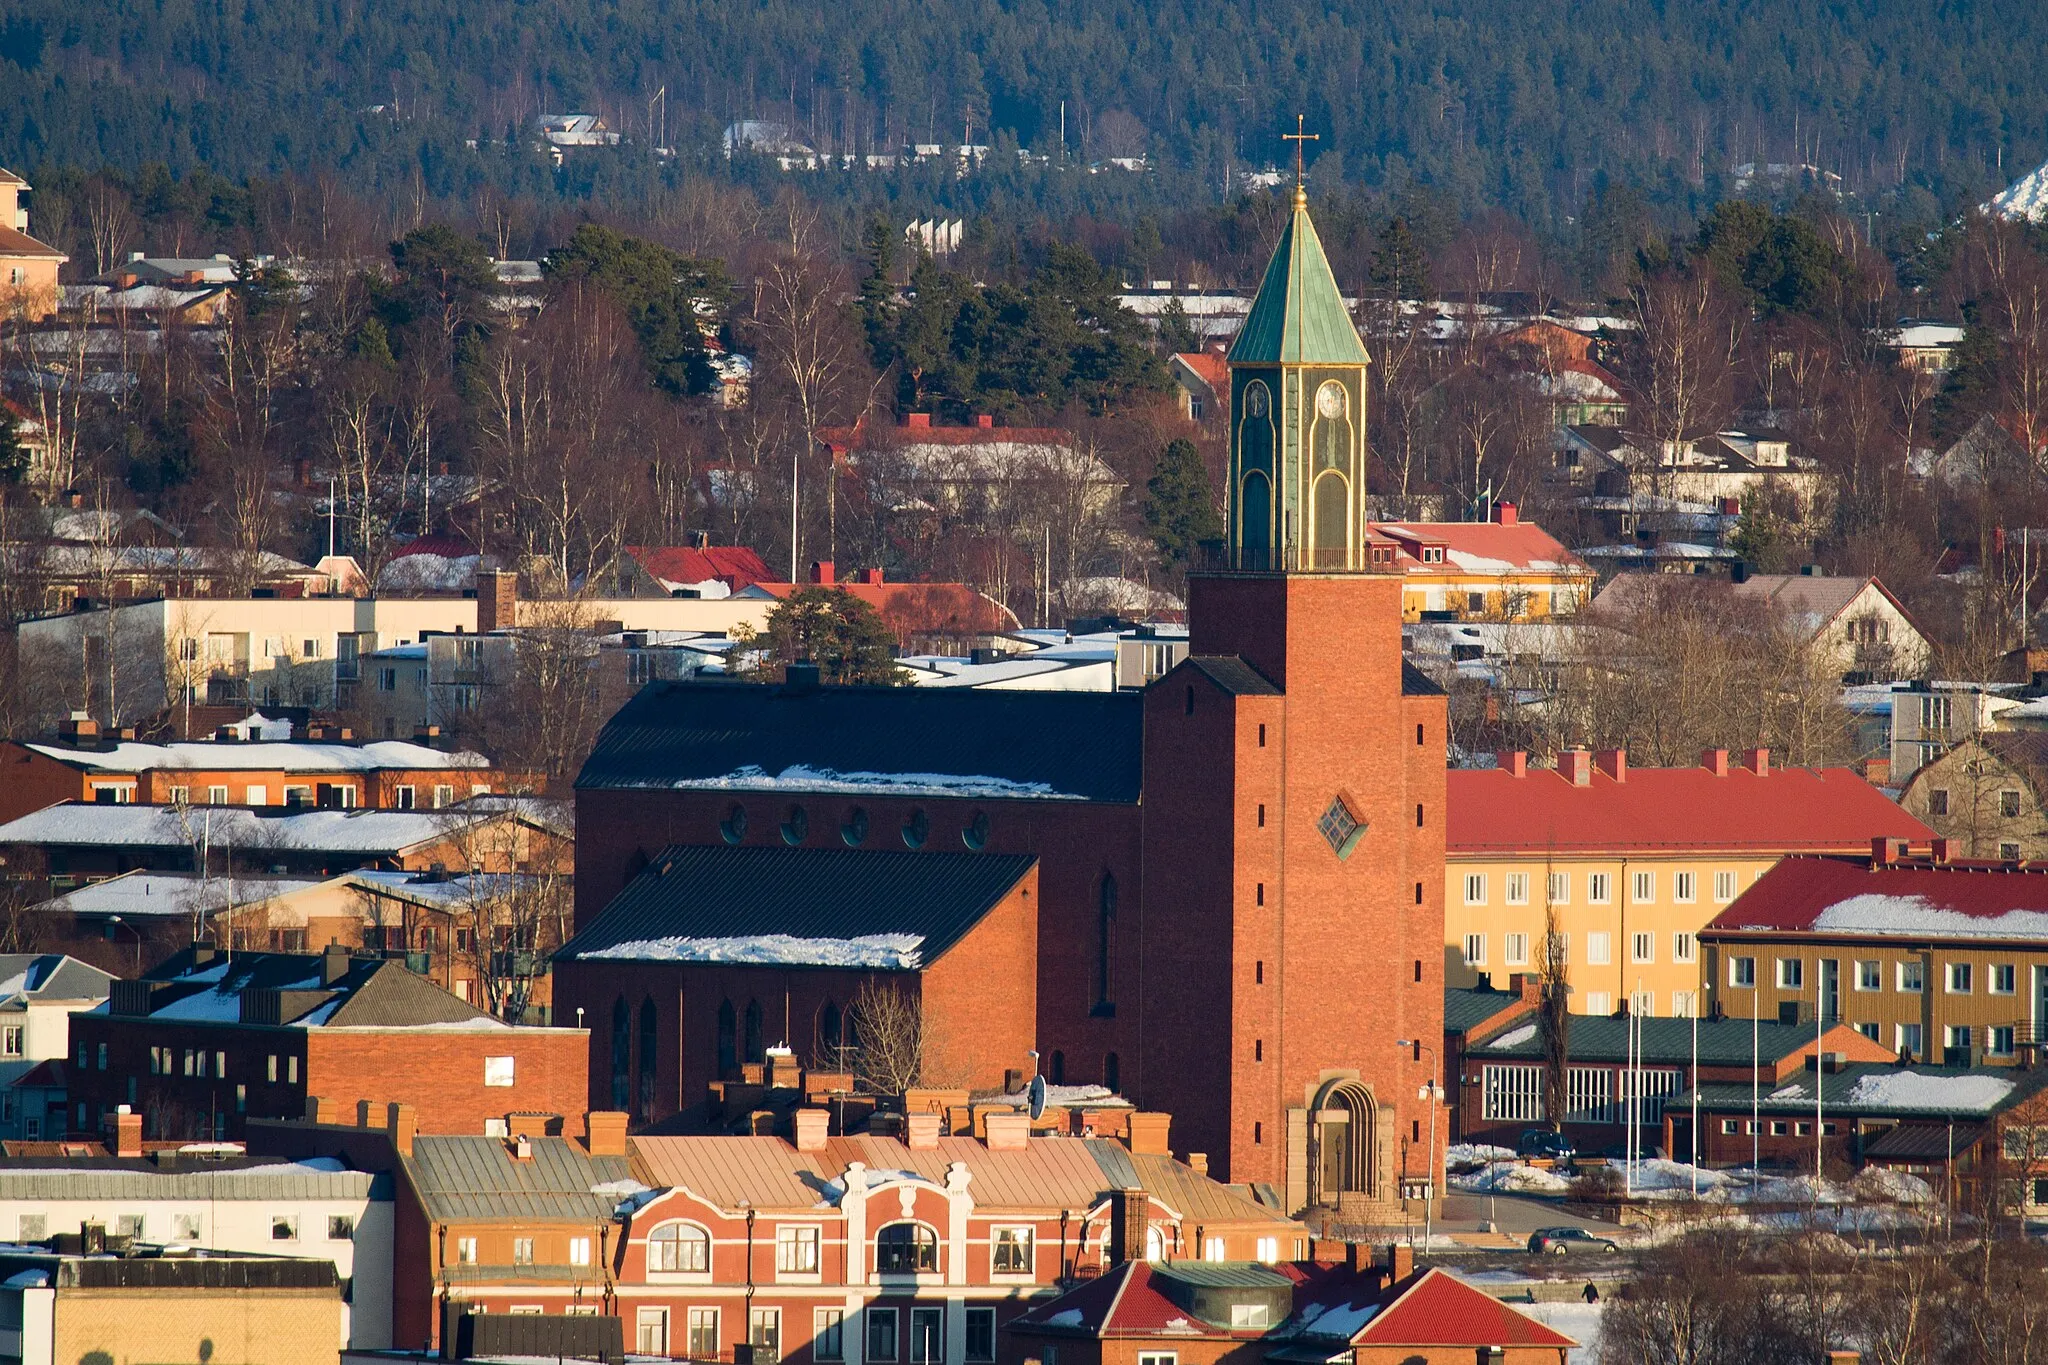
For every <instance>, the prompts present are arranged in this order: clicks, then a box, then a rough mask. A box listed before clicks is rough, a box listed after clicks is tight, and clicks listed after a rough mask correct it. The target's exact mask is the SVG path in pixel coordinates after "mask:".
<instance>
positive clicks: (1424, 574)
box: [1366, 502, 1598, 621]
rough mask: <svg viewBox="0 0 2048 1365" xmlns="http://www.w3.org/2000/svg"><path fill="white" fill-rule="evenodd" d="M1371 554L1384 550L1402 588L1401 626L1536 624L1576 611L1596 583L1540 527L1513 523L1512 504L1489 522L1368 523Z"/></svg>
mask: <svg viewBox="0 0 2048 1365" xmlns="http://www.w3.org/2000/svg"><path fill="white" fill-rule="evenodd" d="M1366 529H1367V532H1368V535H1369V537H1370V539H1371V540H1372V542H1373V544H1374V546H1375V547H1376V548H1377V547H1382V546H1383V547H1385V548H1387V549H1390V550H1392V552H1393V561H1394V563H1395V564H1397V565H1398V566H1399V567H1400V569H1401V572H1402V574H1403V575H1404V576H1405V577H1406V580H1407V581H1406V583H1405V584H1404V585H1403V587H1402V590H1401V619H1402V620H1404V621H1420V620H1422V619H1424V617H1423V613H1425V612H1429V613H1433V614H1434V613H1443V615H1436V616H1434V618H1433V619H1437V620H1448V619H1461V620H1462V619H1467V618H1477V619H1482V620H1489V621H1530V620H1544V619H1547V618H1549V617H1553V616H1569V615H1571V614H1572V613H1573V612H1575V611H1577V610H1578V609H1579V608H1580V607H1582V606H1584V605H1585V604H1586V602H1587V601H1588V600H1589V599H1590V598H1591V597H1592V595H1593V587H1594V585H1595V583H1596V582H1597V581H1598V575H1596V574H1595V573H1594V572H1593V570H1592V569H1590V568H1588V567H1587V565H1586V562H1585V561H1584V560H1583V559H1580V558H1579V557H1578V556H1577V555H1575V554H1573V553H1572V552H1571V551H1570V550H1567V549H1566V548H1565V547H1564V545H1563V544H1562V543H1560V542H1559V541H1558V539H1557V538H1556V537H1555V536H1553V535H1551V534H1550V533H1549V532H1548V531H1545V530H1544V529H1543V528H1542V527H1540V526H1536V525H1532V524H1531V523H1529V522H1525V521H1523V520H1521V519H1520V517H1519V516H1518V515H1517V513H1516V508H1515V504H1513V503H1511V502H1503V503H1500V504H1498V505H1496V507H1495V509H1494V519H1493V520H1492V521H1375V522H1370V523H1368V524H1367V528H1366Z"/></svg>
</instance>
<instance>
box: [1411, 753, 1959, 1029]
mask: <svg viewBox="0 0 2048 1365" xmlns="http://www.w3.org/2000/svg"><path fill="white" fill-rule="evenodd" d="M1448 779H1449V788H1448V800H1449V811H1448V815H1447V816H1446V820H1447V823H1448V828H1447V830H1446V833H1445V840H1446V848H1445V863H1444V939H1445V949H1444V951H1445V959H1446V961H1447V963H1448V964H1449V972H1448V976H1447V981H1448V983H1449V984H1451V985H1453V986H1469V985H1473V984H1475V983H1476V982H1477V981H1478V980H1479V978H1480V976H1481V975H1482V974H1485V975H1488V976H1491V975H1494V974H1499V975H1500V976H1501V977H1502V978H1503V979H1504V978H1505V977H1506V975H1507V974H1509V973H1513V972H1523V971H1539V970H1541V965H1542V962H1541V959H1542V953H1543V941H1544V935H1545V933H1546V932H1547V929H1546V926H1547V924H1548V921H1549V919H1550V918H1551V917H1553V916H1554V917H1555V919H1556V922H1557V929H1558V932H1559V933H1560V934H1561V935H1562V936H1563V947H1564V949H1565V954H1566V968H1565V970H1566V976H1567V980H1568V981H1569V982H1570V983H1571V988H1572V1009H1573V1011H1574V1012H1576V1013H1581V1014H1611V1013H1613V1012H1614V1011H1615V1010H1616V1009H1617V1008H1619V1007H1620V1006H1621V1005H1622V1004H1623V1003H1624V1002H1628V1003H1631V1004H1632V1007H1633V1008H1634V1010H1635V1012H1636V1013H1638V1014H1652V1015H1686V1014H1691V1013H1693V1012H1694V1011H1695V1010H1696V1009H1697V1008H1698V1006H1699V990H1700V971H1701V961H1700V953H1699V948H1698V944H1697V943H1696V941H1695V940H1696V937H1697V935H1698V934H1699V933H1700V932H1701V930H1702V929H1703V928H1705V926H1706V924H1707V922H1708V921H1709V920H1710V919H1712V918H1713V916H1714V914H1715V912H1716V911H1717V910H1720V909H1722V908H1724V907H1726V906H1727V905H1729V904H1730V903H1731V902H1733V901H1734V900H1735V898H1736V896H1738V895H1739V894H1741V893H1742V892H1743V891H1744V890H1746V889H1747V888H1748V887H1749V886H1750V885H1751V884H1752V883H1754V882H1755V881H1756V880H1757V879H1758V878H1759V877H1761V876H1762V875H1764V874H1765V873H1766V872H1767V871H1769V870H1770V869H1771V868H1772V867H1773V866H1774V865H1776V864H1777V862H1778V860H1779V859H1781V858H1783V857H1785V856H1786V855H1787V854H1792V853H1838V854H1839V853H1856V852H1858V851H1861V852H1864V853H1867V852H1868V851H1869V849H1870V845H1871V840H1872V839H1874V838H1889V839H1894V840H1900V839H1911V840H1923V841H1924V840H1927V839H1930V838H1932V837H1933V832H1932V831H1931V830H1929V829H1928V828H1927V826H1925V825H1923V824H1921V823H1920V822H1919V821H1918V820H1916V819H1914V818H1913V817H1912V816H1911V815H1909V814H1907V813H1906V812H1905V811H1903V810H1901V809H1900V808H1899V807H1898V805H1897V804H1895V803H1894V802H1892V801H1891V800H1890V799H1889V798H1887V797H1886V796H1885V795H1884V793H1883V792H1881V791H1879V790H1877V789H1876V788H1875V787H1873V786H1871V785H1870V784H1869V783H1868V782H1866V781H1864V780H1863V778H1861V777H1859V776H1858V775H1857V774H1856V773H1855V772H1854V771H1852V770H1851V769H1848V768H1822V769H1810V768H1773V767H1772V766H1771V760H1770V751H1769V750H1764V749H1758V750H1751V751H1750V752H1748V753H1746V754H1744V755H1741V756H1740V757H1739V758H1735V759H1731V758H1730V756H1729V754H1728V753H1727V751H1726V750H1721V749H1715V750H1710V751H1709V752H1707V753H1706V754H1704V755H1703V756H1702V757H1701V761H1700V764H1699V766H1698V767H1693V768H1631V767H1630V766H1629V763H1628V754H1627V751H1625V750H1620V749H1607V750H1602V751H1600V752H1598V753H1588V752H1586V751H1584V750H1568V751H1566V752H1564V753H1562V754H1559V755H1558V757H1557V765H1556V766H1555V767H1553V768H1532V767H1530V766H1529V764H1528V759H1527V756H1526V755H1524V754H1520V753H1510V754H1503V755H1501V756H1500V758H1499V760H1498V763H1497V766H1495V767H1493V768H1489V769H1476V768H1454V769H1452V770H1451V772H1450V773H1449V774H1448ZM1745 1008H1746V1006H1745Z"/></svg>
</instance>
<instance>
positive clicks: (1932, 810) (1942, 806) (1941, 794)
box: [1927, 787, 1948, 815]
mask: <svg viewBox="0 0 2048 1365" xmlns="http://www.w3.org/2000/svg"><path fill="white" fill-rule="evenodd" d="M1927 813H1928V814H1929V815H1947V814H1948V789H1947V788H1945V787H1936V788H1935V789H1934V790H1933V791H1931V792H1929V793H1927Z"/></svg>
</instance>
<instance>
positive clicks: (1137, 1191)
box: [1109, 1185, 1152, 1265]
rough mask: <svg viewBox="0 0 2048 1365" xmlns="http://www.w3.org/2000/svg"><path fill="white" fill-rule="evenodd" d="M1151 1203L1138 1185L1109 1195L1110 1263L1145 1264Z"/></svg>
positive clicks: (1111, 1192) (1126, 1187) (1128, 1186)
mask: <svg viewBox="0 0 2048 1365" xmlns="http://www.w3.org/2000/svg"><path fill="white" fill-rule="evenodd" d="M1151 1211H1152V1202H1151V1200H1150V1199H1149V1198H1148V1197H1147V1196H1146V1194H1145V1191H1144V1190H1143V1189H1141V1188H1139V1187H1137V1186H1135V1185H1127V1186H1125V1187H1124V1188H1122V1189H1120V1190H1112V1191H1110V1195H1109V1263H1110V1264H1111V1265H1121V1264H1122V1263H1123V1262H1125V1261H1137V1260H1143V1259H1144V1256H1145V1233H1146V1231H1147V1229H1149V1228H1150V1226H1151V1219H1150V1217H1149V1216H1148V1215H1149V1214H1150V1213H1151Z"/></svg>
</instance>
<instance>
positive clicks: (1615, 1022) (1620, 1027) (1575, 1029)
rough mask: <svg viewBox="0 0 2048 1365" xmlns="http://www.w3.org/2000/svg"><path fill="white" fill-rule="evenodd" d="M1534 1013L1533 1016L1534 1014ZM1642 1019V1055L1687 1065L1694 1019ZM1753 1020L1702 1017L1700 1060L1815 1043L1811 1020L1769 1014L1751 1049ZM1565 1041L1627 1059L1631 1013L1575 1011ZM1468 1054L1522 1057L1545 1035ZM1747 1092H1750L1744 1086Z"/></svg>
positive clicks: (1771, 1054)
mask: <svg viewBox="0 0 2048 1365" xmlns="http://www.w3.org/2000/svg"><path fill="white" fill-rule="evenodd" d="M1450 997H1451V992H1449V991H1445V992H1444V1022H1445V1025H1446V1026H1447V1027H1448V1025H1449V1023H1450V1012H1451V1001H1450ZM1533 1017H1534V1016H1531V1018H1533ZM1529 1022H1530V1019H1517V1020H1514V1021H1512V1022H1511V1023H1510V1024H1509V1025H1506V1026H1503V1028H1501V1029H1499V1030H1496V1036H1501V1037H1505V1036H1508V1035H1509V1034H1510V1033H1513V1032H1519V1031H1520V1029H1521V1028H1522V1027H1523V1026H1524V1025H1526V1024H1528V1023H1529ZM1637 1023H1638V1024H1640V1025H1641V1033H1640V1035H1639V1037H1640V1043H1639V1046H1640V1049H1641V1050H1640V1052H1639V1053H1638V1056H1639V1057H1640V1058H1641V1059H1642V1060H1643V1061H1644V1062H1647V1063H1649V1064H1651V1065H1653V1066H1688V1065H1690V1064H1691V1063H1692V1037H1693V1021H1692V1020H1690V1019H1654V1018H1645V1019H1640V1020H1638V1021H1637ZM1750 1030H1751V1021H1750V1020H1747V1019H1735V1018H1722V1019H1702V1020H1700V1021H1699V1037H1700V1065H1701V1066H1737V1065H1740V1066H1748V1065H1749V1063H1750V1059H1751V1057H1752V1055H1754V1056H1756V1057H1759V1058H1761V1059H1762V1060H1763V1061H1764V1062H1765V1063H1772V1062H1776V1061H1778V1060H1780V1059H1781V1058H1785V1057H1789V1056H1791V1055H1792V1054H1793V1053H1795V1052H1797V1051H1798V1050H1799V1049H1800V1048H1802V1047H1809V1046H1811V1045H1812V1043H1813V1025H1811V1024H1781V1023H1778V1022H1777V1021H1776V1020H1772V1019H1766V1020H1763V1021H1762V1022H1760V1023H1757V1024H1756V1025H1755V1042H1756V1051H1755V1053H1754V1054H1752V1053H1751V1050H1750V1043H1751V1033H1750ZM1566 1046H1567V1048H1568V1049H1569V1051H1570V1053H1571V1060H1573V1061H1575V1062H1623V1061H1626V1060H1628V1019H1627V1018H1626V1017H1625V1016H1621V1015H1604V1014H1574V1015H1573V1016H1572V1022H1571V1031H1570V1033H1569V1034H1568V1035H1567V1037H1566ZM1466 1054H1467V1055H1468V1056H1470V1057H1475V1058H1493V1057H1498V1058H1503V1059H1506V1058H1516V1059H1519V1058H1524V1057H1541V1056H1542V1055H1543V1042H1542V1035H1541V1034H1540V1033H1539V1034H1536V1035H1532V1036H1530V1037H1528V1038H1525V1039H1522V1040H1521V1041H1520V1042H1517V1043H1515V1044H1514V1045H1513V1046H1512V1047H1504V1048H1495V1047H1492V1046H1490V1045H1488V1044H1487V1043H1485V1042H1474V1043H1471V1044H1469V1045H1468V1047H1467V1049H1466ZM1743 1093H1744V1094H1745V1095H1746V1094H1748V1093H1749V1091H1748V1089H1747V1088H1746V1087H1745V1088H1744V1090H1743Z"/></svg>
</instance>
